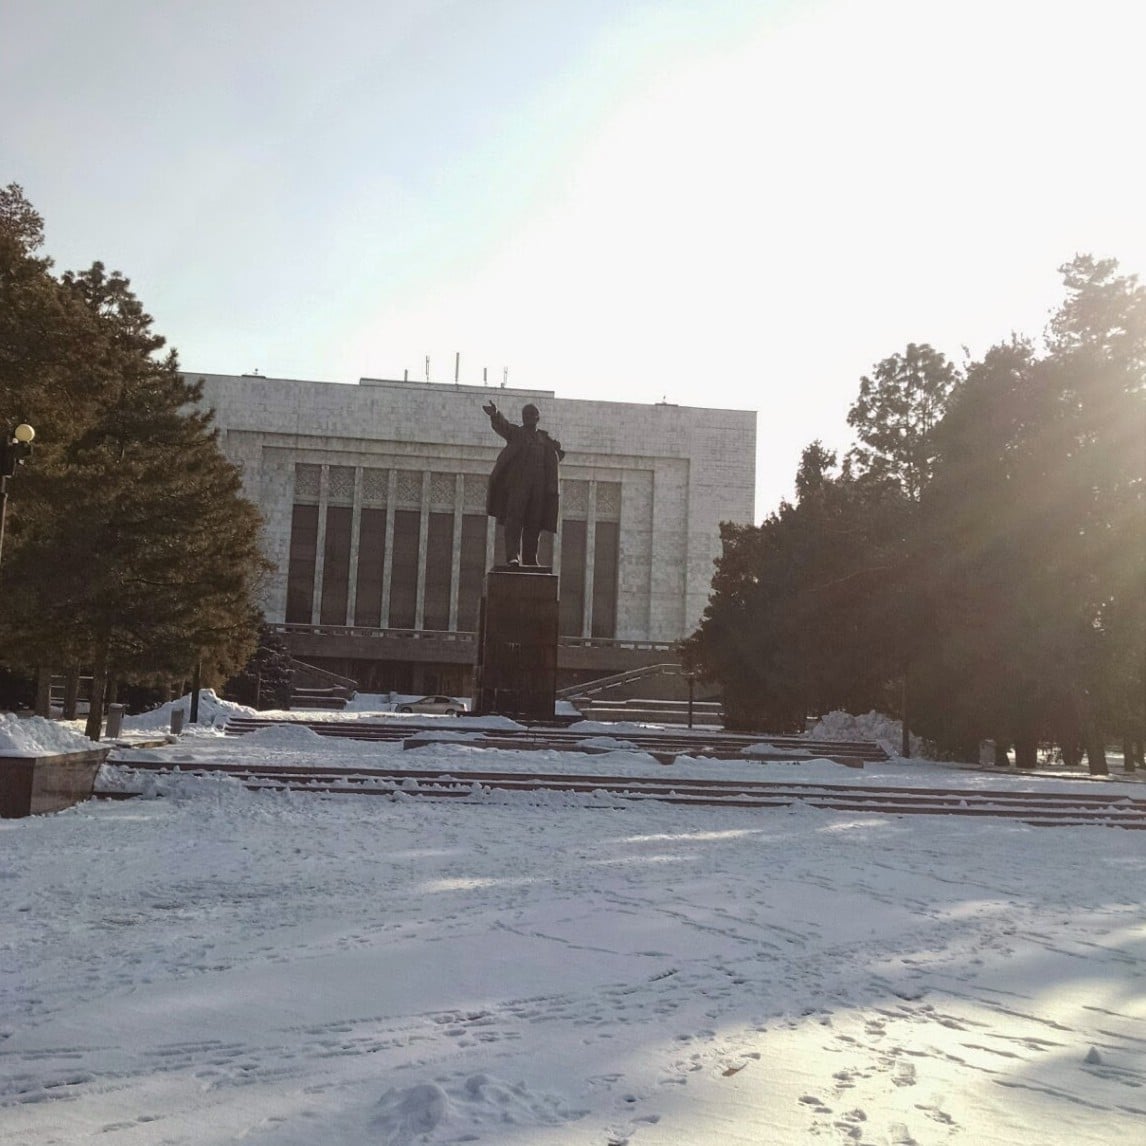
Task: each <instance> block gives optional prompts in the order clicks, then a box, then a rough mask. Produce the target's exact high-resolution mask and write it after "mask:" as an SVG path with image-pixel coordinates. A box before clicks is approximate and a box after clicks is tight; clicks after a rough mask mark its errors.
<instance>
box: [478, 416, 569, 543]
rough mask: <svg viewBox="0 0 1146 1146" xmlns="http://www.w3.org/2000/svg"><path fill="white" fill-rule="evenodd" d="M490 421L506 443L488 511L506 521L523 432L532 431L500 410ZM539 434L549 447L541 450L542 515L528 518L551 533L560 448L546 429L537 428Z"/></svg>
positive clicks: (487, 501) (493, 477) (492, 476)
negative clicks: (514, 421) (534, 519)
mask: <svg viewBox="0 0 1146 1146" xmlns="http://www.w3.org/2000/svg"><path fill="white" fill-rule="evenodd" d="M489 420H490V423H491V424H492V425H493V428H494V429H495V430H496V431H497V432H498V433H499V434H500V435H501V436H502V437H503V438H505V441H506V444H505V446H504V447H503V448H502V451H501V453H500V454H498V455H497V461H496V462H494V464H493V472H492V473H490V475H489V485H488V487H487V489H486V497H485V511H486V513H487V514H488V515H489V516H490V517H496V518H497V520H498V521H499V522H500V523H503V524H504V522H505V512H506V507H507V506H508V504H509V490H510V487H511V485H512V483H513V481H514V477H515V474H514V470H515V469H516V464H515V463H516V461H517V458H518V456H519V455H520V453H521V447H522V442H521V439H522V435H524V434H526V433H528V432H529V431H527V430H526V429H525V427H524V426H515V425H514V424H513V423H512V422H510V421H509V420H508V419H506V417H505V416H504V415H503V414H502V413H501V411H500V410H498V411H495V412H494V413H493V414H491V415H490V419H489ZM537 436H538V437H539V438H541V440H542V442H543V443H544V445H545V446H546V449H545V450H544V451H543V453H542V458H543V475H542V476H543V482H544V490H543V493H542V499H541V518H540V520H538V521H528V522H526V524H527V525H529V526H531V527H535V528H537V529H544V530H547V531H548V532H549V533H556V532H557V506H558V482H557V462H558V460H559V458H560V456H561V454H560V447H559V446H558V444H557V443H556V442H555V441H554V440H553V439H552V438H551V437H550V436H549V435H548V434H547V433H546V432H545V431H544V430H538V431H537Z"/></svg>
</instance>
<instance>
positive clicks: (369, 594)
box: [354, 509, 386, 627]
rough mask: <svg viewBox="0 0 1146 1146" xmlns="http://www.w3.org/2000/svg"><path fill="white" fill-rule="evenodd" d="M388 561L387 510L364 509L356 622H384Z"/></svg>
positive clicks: (355, 611)
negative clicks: (384, 572)
mask: <svg viewBox="0 0 1146 1146" xmlns="http://www.w3.org/2000/svg"><path fill="white" fill-rule="evenodd" d="M385 560H386V511H385V510H384V509H364V510H362V512H361V514H359V517H358V577H357V591H356V593H355V595H354V623H355V624H356V625H370V626H375V627H376V626H378V625H380V624H381V623H382V567H383V565H384V563H385Z"/></svg>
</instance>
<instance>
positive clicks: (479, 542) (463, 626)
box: [458, 513, 486, 633]
mask: <svg viewBox="0 0 1146 1146" xmlns="http://www.w3.org/2000/svg"><path fill="white" fill-rule="evenodd" d="M485 531H486V517H485V514H484V513H482V514H477V513H467V514H465V515H464V516H463V517H462V555H461V561H460V562H459V569H458V629H459V630H461V632H463V633H475V632H477V627H478V609H479V608H480V606H481V591H482V582H483V581H484V579H485Z"/></svg>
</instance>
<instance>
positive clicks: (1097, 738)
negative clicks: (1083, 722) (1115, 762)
mask: <svg viewBox="0 0 1146 1146" xmlns="http://www.w3.org/2000/svg"><path fill="white" fill-rule="evenodd" d="M1086 763H1087V766H1088V767H1089V768H1090V774H1091V775H1092V776H1109V775H1110V766H1109V765H1108V764H1107V763H1106V742H1105V739H1104V738H1103V735H1102V730H1101V729H1100V728H1099V727H1098V722H1097V721H1095V720H1092V721H1089V722H1088V724H1087V728H1086Z"/></svg>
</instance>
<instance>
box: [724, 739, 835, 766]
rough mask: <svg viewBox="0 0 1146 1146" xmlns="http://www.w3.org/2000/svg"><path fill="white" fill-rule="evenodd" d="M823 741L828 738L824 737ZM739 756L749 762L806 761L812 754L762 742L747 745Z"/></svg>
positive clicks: (804, 749)
mask: <svg viewBox="0 0 1146 1146" xmlns="http://www.w3.org/2000/svg"><path fill="white" fill-rule="evenodd" d="M824 739H829V738H828V737H824ZM841 739H842V738H841ZM740 755H741V756H747V757H748V759H750V760H775V759H779V760H806V759H808V758H809V757H810V756H811V755H812V753H811V752H809V751H808V750H807V749H806V748H778V747H777V746H776V745H775V744H768V743H767V742H764V743H760V744H749V745H748V747H747V748H742V749H741V750H740Z"/></svg>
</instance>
